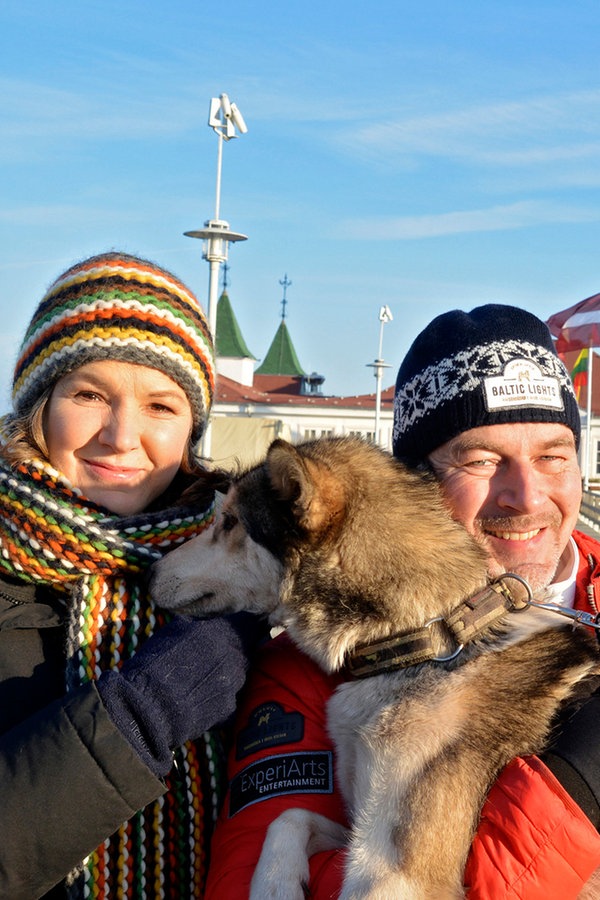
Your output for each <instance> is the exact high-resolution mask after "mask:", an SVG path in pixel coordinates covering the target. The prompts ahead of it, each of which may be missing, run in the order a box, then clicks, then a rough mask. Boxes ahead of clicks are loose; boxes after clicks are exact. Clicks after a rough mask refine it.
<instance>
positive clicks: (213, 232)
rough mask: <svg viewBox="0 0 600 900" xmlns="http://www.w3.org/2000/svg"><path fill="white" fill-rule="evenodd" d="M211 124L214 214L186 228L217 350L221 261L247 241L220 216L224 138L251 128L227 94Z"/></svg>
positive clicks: (207, 437) (214, 103) (206, 442)
mask: <svg viewBox="0 0 600 900" xmlns="http://www.w3.org/2000/svg"><path fill="white" fill-rule="evenodd" d="M208 124H209V126H210V127H211V128H212V129H213V130H214V131H215V132H216V134H217V137H218V146H217V184H216V192H215V214H214V217H213V218H212V219H208V220H207V221H206V222H205V223H204V225H205V227H204V228H202V229H200V230H198V231H185V232H184V234H185V236H186V237H191V238H200V239H201V240H202V241H203V242H204V243H203V245H202V258H203V259H206V260H208V264H209V274H208V325H209V328H210V333H211V335H212V339H213V343H214V345H215V351H216V337H217V302H218V297H217V293H218V289H219V268H220V266H221V263H224V262H227V252H228V245H229V244H230V243H235V242H237V241H246V240H247V237H246V235H245V234H238V233H236V232H235V231H230V229H229V222H226V221H225V220H224V219H221V218H220V212H221V169H222V166H223V141H230V140H231V139H232V138H235V137H237V134H236V129H237V131H239V133H240V134H246V132H247V131H248V128H247V126H246V123H245V122H244V119H243V118H242V114H241V112H240V111H239V109H238V108H237V106H236V105H235V103H232V102H231V101H230V99H229V97H228V96H227V94H221V95H220V96H219V97H212V98H211V101H210V109H209V113H208ZM210 432H211V428H210V423H209V424H208V425H207V428H206V431H205V433H204V439H203V444H202V451H203V454H204V456H210V445H211V434H210Z"/></svg>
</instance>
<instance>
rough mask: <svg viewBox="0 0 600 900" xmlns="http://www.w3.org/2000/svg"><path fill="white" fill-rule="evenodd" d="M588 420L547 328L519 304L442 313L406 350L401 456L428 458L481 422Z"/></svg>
mask: <svg viewBox="0 0 600 900" xmlns="http://www.w3.org/2000/svg"><path fill="white" fill-rule="evenodd" d="M506 422H558V423H560V424H562V425H566V426H567V427H568V428H570V429H571V431H572V432H573V434H574V435H575V444H576V446H579V438H580V434H581V423H580V418H579V408H578V406H577V401H576V399H575V394H574V391H573V386H572V384H571V379H570V378H569V373H568V371H567V369H566V367H565V366H564V364H563V363H562V362H561V360H560V359H559V358H558V356H557V354H556V351H555V349H554V344H553V341H552V337H551V335H550V332H549V331H548V328H547V326H546V325H545V324H544V322H542V321H541V320H540V319H538V318H537V317H536V316H534V315H532V314H531V313H528V312H526V311H525V310H523V309H518V308H517V307H514V306H503V305H499V304H488V305H486V306H479V307H478V308H477V309H474V310H473V311H472V312H470V313H465V312H462V311H461V310H453V311H452V312H447V313H443V314H442V315H441V316H437V318H435V319H434V320H433V321H432V322H430V324H429V325H428V326H427V327H426V328H425V329H424V330H423V331H422V332H421V334H420V335H419V336H418V337H417V338H416V340H415V341H414V343H413V345H412V346H411V348H410V350H409V351H408V353H407V354H406V357H405V358H404V361H403V363H402V365H401V366H400V371H399V372H398V378H397V381H396V392H395V397H394V438H393V451H394V456H396V457H399V458H402V459H406V460H408V461H413V462H418V461H421V460H424V459H425V458H426V457H427V456H428V455H429V454H430V453H431V452H432V451H433V450H435V449H436V448H437V447H440V446H441V445H442V444H445V443H446V441H449V440H450V439H451V438H453V437H455V436H456V435H457V434H461V433H462V432H463V431H468V430H469V429H470V428H477V427H479V426H480V425H497V424H501V423H506Z"/></svg>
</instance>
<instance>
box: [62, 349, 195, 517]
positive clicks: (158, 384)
mask: <svg viewBox="0 0 600 900" xmlns="http://www.w3.org/2000/svg"><path fill="white" fill-rule="evenodd" d="M191 430H192V411H191V408H190V404H189V400H188V398H187V395H186V394H185V392H184V391H183V389H182V388H181V387H180V386H179V385H178V384H177V383H176V382H174V381H172V380H171V378H169V377H168V375H165V374H163V373H162V372H159V371H158V369H152V368H150V367H148V366H140V365H136V364H135V363H128V362H118V361H116V360H101V361H98V362H91V363H87V364H86V365H84V366H81V367H80V368H79V369H76V370H75V371H74V372H71V373H70V374H68V375H64V376H63V377H62V378H60V379H59V380H58V381H57V383H56V385H55V387H54V389H53V391H52V394H51V396H50V399H49V401H48V404H47V406H46V410H45V412H44V435H45V438H46V444H47V447H48V456H49V459H50V463H51V465H53V466H54V467H55V468H56V469H58V470H59V471H60V472H62V473H63V474H64V475H66V477H67V478H68V479H69V481H70V482H71V484H73V485H74V486H75V487H77V488H79V490H80V491H81V492H82V494H83V495H84V497H86V498H87V499H88V500H92V501H93V502H94V503H98V504H100V505H101V506H104V507H106V508H107V509H109V510H111V512H114V513H117V514H118V515H123V516H128V515H135V514H136V513H139V512H142V511H143V510H144V509H146V508H147V507H148V506H149V504H150V503H152V501H153V500H155V499H156V498H157V497H159V496H160V494H162V493H163V491H165V490H166V488H167V487H168V486H169V485H170V483H171V481H172V480H173V478H174V477H175V475H176V473H177V471H178V469H179V467H180V465H181V461H182V459H183V457H184V455H185V452H186V448H187V445H188V441H189V438H190V434H191Z"/></svg>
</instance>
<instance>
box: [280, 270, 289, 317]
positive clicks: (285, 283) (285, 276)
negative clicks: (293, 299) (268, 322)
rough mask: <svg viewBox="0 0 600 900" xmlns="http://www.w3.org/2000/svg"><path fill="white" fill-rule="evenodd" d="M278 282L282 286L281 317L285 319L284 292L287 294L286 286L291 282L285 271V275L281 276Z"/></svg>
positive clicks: (285, 299)
mask: <svg viewBox="0 0 600 900" xmlns="http://www.w3.org/2000/svg"><path fill="white" fill-rule="evenodd" d="M279 284H280V285H281V286H282V288H283V298H282V300H281V318H282V319H285V308H286V306H287V297H286V294H287V289H288V288H289V287H290V286H291V284H292V282H291V281H290V280H289V278H288V277H287V272H286V273H285V275H284V276H283V278H282V279H280V280H279Z"/></svg>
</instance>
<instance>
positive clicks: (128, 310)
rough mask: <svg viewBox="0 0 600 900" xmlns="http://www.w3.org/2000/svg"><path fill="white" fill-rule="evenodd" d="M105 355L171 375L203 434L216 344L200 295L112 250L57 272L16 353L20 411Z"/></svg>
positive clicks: (197, 434)
mask: <svg viewBox="0 0 600 900" xmlns="http://www.w3.org/2000/svg"><path fill="white" fill-rule="evenodd" d="M102 359H111V360H122V361H124V362H132V363H138V364H139V365H143V366H150V367H151V368H154V369H159V370H160V371H161V372H164V373H165V375H168V376H169V378H171V379H172V380H173V381H175V382H176V383H177V384H178V385H179V386H180V387H181V388H182V389H183V390H184V391H185V393H186V394H187V397H188V399H189V401H190V405H191V408H192V416H193V430H192V439H193V440H194V441H196V440H198V439H199V438H200V436H201V435H202V432H203V430H204V427H205V425H206V420H207V418H208V415H209V412H210V406H211V403H212V396H213V390H214V382H215V364H214V351H213V344H212V339H211V336H210V331H209V327H208V324H207V321H206V318H205V316H204V313H203V312H202V309H201V308H200V305H199V303H198V301H197V299H196V298H195V296H194V295H193V294H192V292H191V291H189V290H188V288H186V287H185V285H184V284H182V282H181V281H179V280H178V279H177V278H175V277H174V276H173V275H172V274H171V273H170V272H168V271H166V270H165V269H161V268H159V266H156V265H154V263H151V262H148V261H147V260H144V259H139V258H138V257H136V256H128V255H127V254H125V253H113V252H111V253H104V254H101V255H99V256H92V257H90V259H86V260H84V261H83V262H81V263H78V264H77V265H75V266H72V267H71V268H70V269H68V270H67V271H66V272H65V273H64V274H63V275H60V276H59V277H58V278H57V279H56V281H55V282H54V284H52V285H51V286H50V288H49V290H48V292H47V293H46V295H45V296H44V298H43V299H42V301H41V303H40V305H39V306H38V308H37V310H36V312H35V314H34V316H33V318H32V320H31V323H30V325H29V328H28V329H27V332H26V334H25V338H24V340H23V343H22V345H21V349H20V351H19V356H18V360H17V364H16V367H15V372H14V377H13V408H14V412H15V414H16V415H19V416H20V415H24V414H26V413H27V412H28V411H29V410H30V409H31V407H32V405H33V404H34V403H35V401H36V400H37V399H38V397H39V396H40V395H41V394H42V392H43V391H44V390H45V389H46V388H47V387H48V386H49V385H53V384H54V383H55V382H56V381H57V380H58V379H59V378H60V377H61V376H62V375H66V374H67V373H68V372H72V371H73V370H74V369H77V368H79V367H80V366H83V365H85V364H86V363H89V362H93V361H94V360H102Z"/></svg>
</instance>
